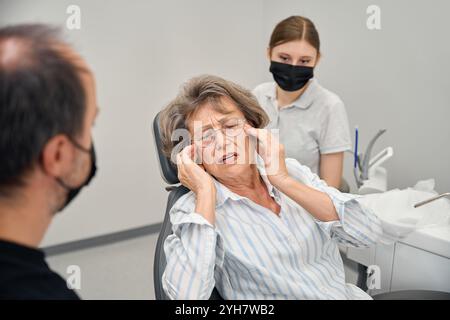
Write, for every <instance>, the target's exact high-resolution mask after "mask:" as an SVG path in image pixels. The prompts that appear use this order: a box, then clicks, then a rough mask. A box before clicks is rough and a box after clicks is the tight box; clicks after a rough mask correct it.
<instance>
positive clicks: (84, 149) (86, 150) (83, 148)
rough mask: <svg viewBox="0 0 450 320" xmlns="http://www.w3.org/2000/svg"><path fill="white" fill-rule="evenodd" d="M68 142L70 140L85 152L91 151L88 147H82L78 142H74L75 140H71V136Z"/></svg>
mask: <svg viewBox="0 0 450 320" xmlns="http://www.w3.org/2000/svg"><path fill="white" fill-rule="evenodd" d="M69 140H70V142H72V144H73V145H74V146H75V147H76V148H77V149H79V150H81V151H83V152H86V153H89V154H90V153H91V150H90V149H86V148H85V147H83V146H82V145H81V144H79V143H78V142H76V141H75V140H73V139H72V138H70V137H69Z"/></svg>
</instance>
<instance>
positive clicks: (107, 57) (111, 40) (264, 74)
mask: <svg viewBox="0 0 450 320" xmlns="http://www.w3.org/2000/svg"><path fill="white" fill-rule="evenodd" d="M69 4H78V5H79V6H80V7H81V10H82V29H81V30H79V31H67V34H68V35H69V38H70V39H72V42H73V43H74V44H75V47H76V48H77V49H78V50H79V51H81V53H82V54H83V56H84V57H85V58H86V59H87V61H88V62H89V64H90V65H91V66H92V68H93V70H94V72H95V74H96V77H97V86H98V100H99V104H100V107H101V113H100V117H99V119H98V121H97V126H96V128H95V130H94V138H95V142H96V148H97V150H98V158H99V159H98V161H99V172H98V176H97V178H96V179H95V181H94V182H93V184H92V186H91V187H89V189H86V190H85V191H84V192H83V193H82V195H81V196H80V197H79V199H78V201H76V202H75V203H74V204H73V205H72V206H71V207H70V208H69V209H68V210H67V211H65V212H64V213H63V214H61V215H60V216H59V217H58V218H57V219H56V220H55V223H54V224H53V225H52V227H51V228H50V232H49V234H48V236H47V238H46V239H45V241H44V245H50V244H55V243H60V242H66V241H70V240H75V239H80V238H84V237H87V236H93V235H99V234H105V233H109V232H113V231H118V230H124V229H128V228H132V227H136V226H141V225H145V224H152V223H157V222H160V221H161V220H162V216H163V212H164V207H165V202H166V196H167V194H166V192H165V191H164V189H163V186H164V184H163V182H162V180H161V178H160V176H159V171H158V168H157V162H156V155H155V153H154V146H153V141H152V137H151V131H150V123H151V121H152V119H153V117H154V115H155V114H156V112H157V111H158V110H160V109H161V107H162V106H164V105H165V104H166V103H167V102H168V101H169V100H170V99H171V98H172V97H173V96H174V95H175V94H176V92H177V89H178V88H179V86H180V85H181V83H182V82H183V81H185V80H187V79H188V78H189V77H191V76H194V75H197V74H201V73H213V74H218V75H221V76H223V77H225V78H228V79H230V80H234V81H236V82H238V83H241V84H243V85H245V86H247V87H249V88H253V87H254V86H255V85H256V84H258V83H260V82H262V81H266V80H271V76H270V73H269V72H268V66H269V65H268V62H267V61H266V60H265V48H266V46H267V42H268V40H269V36H270V32H271V30H272V28H273V27H274V26H275V24H276V23H277V22H278V21H279V20H281V19H283V18H285V17H287V16H289V15H293V14H301V15H306V16H308V17H310V18H311V19H312V20H313V21H314V22H315V23H316V25H317V27H318V29H319V32H320V35H321V40H322V44H323V46H322V51H323V59H322V61H321V64H320V66H319V68H318V70H317V76H318V78H319V81H320V82H321V83H322V84H324V85H325V86H326V87H327V88H329V89H330V90H332V91H335V92H336V93H338V94H339V95H340V96H341V97H342V98H343V100H344V102H345V103H346V106H347V111H348V114H349V118H350V123H351V126H352V128H353V127H354V125H355V124H358V125H359V128H360V132H361V146H364V147H365V144H366V143H367V141H368V139H369V138H370V137H372V136H373V135H374V134H375V133H376V131H377V130H378V128H386V129H388V132H387V133H386V134H385V136H384V137H383V138H381V140H380V141H379V142H378V144H377V148H375V151H378V150H380V148H381V147H384V146H387V145H392V146H393V147H394V149H395V157H394V158H393V159H392V160H390V162H389V163H388V165H387V168H388V170H389V173H390V186H391V187H406V186H409V185H411V184H413V183H414V182H415V181H417V180H418V179H422V178H428V177H435V178H436V182H437V188H438V190H439V191H442V192H444V191H450V169H449V163H450V151H449V146H448V143H449V137H450V128H449V126H448V124H447V122H448V119H449V115H450V111H449V107H450V92H449V89H450V78H449V76H448V74H449V71H450V68H449V60H448V57H449V56H450V45H449V43H448V41H447V38H448V35H447V34H446V33H447V31H448V26H447V25H446V21H447V15H448V12H450V3H449V2H448V1H446V0H434V1H433V2H432V5H433V6H430V2H429V1H406V0H397V1H386V0H377V1H366V0H340V1H332V0H320V1H317V0H308V1H305V0H303V1H299V0H292V1H291V0H283V1H280V0H263V1H259V0H251V1H249V0H246V1H238V0H233V1H230V0H227V1H218V0H214V1H212V0H210V1H206V0H202V1H200V0H189V1H182V0H179V1H144V0H133V1H128V2H125V1H120V0H114V1H100V0H95V1H92V0H91V1H88V0H83V1H66V0H64V1H50V0H45V1H44V0H40V1H32V0H29V1H26V0H15V1H7V0H0V24H1V25H4V24H8V23H19V22H32V21H41V22H50V23H56V24H59V25H64V23H65V19H66V17H67V15H66V13H65V11H66V8H67V6H68V5H69ZM369 4H378V5H379V6H380V7H381V10H382V16H381V17H382V30H380V31H369V30H368V29H367V28H366V26H365V21H366V13H365V11H366V8H367V6H368V5H369ZM350 158H351V157H350ZM350 158H349V159H347V163H346V170H345V175H346V177H347V178H348V180H349V181H350V182H353V177H352V175H351V174H350V171H351V170H350V167H351V160H350Z"/></svg>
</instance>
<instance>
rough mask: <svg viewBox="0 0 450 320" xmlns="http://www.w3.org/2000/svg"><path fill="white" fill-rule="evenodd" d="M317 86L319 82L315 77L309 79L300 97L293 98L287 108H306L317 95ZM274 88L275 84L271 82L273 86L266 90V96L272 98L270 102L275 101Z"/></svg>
mask: <svg viewBox="0 0 450 320" xmlns="http://www.w3.org/2000/svg"><path fill="white" fill-rule="evenodd" d="M318 86H319V84H318V82H317V80H316V79H315V78H313V79H311V80H309V84H308V87H307V88H306V90H305V91H304V92H303V94H302V95H301V96H300V97H298V99H297V100H295V101H294V102H292V103H291V104H290V105H289V106H286V107H287V108H289V107H291V106H292V107H297V108H300V109H308V108H309V107H310V106H311V105H312V103H313V101H314V99H315V97H316V95H317V89H318ZM276 88H277V84H276V83H275V82H273V86H272V87H271V88H270V90H268V91H267V92H266V97H267V98H269V99H270V100H272V102H274V103H275V102H276V99H277V93H276Z"/></svg>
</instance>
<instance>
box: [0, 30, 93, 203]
mask: <svg viewBox="0 0 450 320" xmlns="http://www.w3.org/2000/svg"><path fill="white" fill-rule="evenodd" d="M64 46H67V44H66V43H64V42H63V41H62V40H61V39H60V37H59V30H58V29H57V28H53V27H50V26H47V25H42V24H28V25H18V26H8V27H4V28H1V29H0V196H1V195H8V194H9V191H11V189H12V188H15V187H20V186H22V185H23V184H24V179H23V178H24V175H25V174H26V173H27V172H28V171H29V170H30V169H31V168H33V166H34V165H36V164H38V163H39V161H40V156H41V152H42V150H43V148H44V146H45V144H46V143H47V141H49V139H50V138H52V137H53V136H55V135H57V134H66V135H67V136H69V137H71V138H74V137H76V136H77V135H78V134H80V133H81V131H82V128H83V119H84V116H85V112H86V103H85V102H86V99H85V95H86V94H85V91H84V88H83V84H82V82H81V78H80V75H79V73H80V70H81V69H80V68H79V67H77V66H76V65H75V63H74V62H73V61H70V58H68V57H67V54H64V51H63V50H62V48H63V47H64Z"/></svg>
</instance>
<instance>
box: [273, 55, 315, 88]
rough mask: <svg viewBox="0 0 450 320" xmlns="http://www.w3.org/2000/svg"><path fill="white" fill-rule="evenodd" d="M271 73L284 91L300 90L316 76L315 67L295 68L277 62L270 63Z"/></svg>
mask: <svg viewBox="0 0 450 320" xmlns="http://www.w3.org/2000/svg"><path fill="white" fill-rule="evenodd" d="M270 72H271V73H272V74H273V78H274V80H275V82H276V83H277V84H278V85H279V86H280V88H281V89H283V90H284V91H297V90H300V89H301V88H303V87H304V86H305V85H306V84H307V83H308V81H309V79H311V78H312V77H313V76H314V68H313V67H305V66H294V65H291V64H286V63H280V62H275V61H271V62H270Z"/></svg>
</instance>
